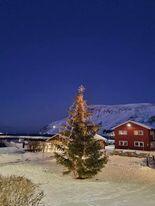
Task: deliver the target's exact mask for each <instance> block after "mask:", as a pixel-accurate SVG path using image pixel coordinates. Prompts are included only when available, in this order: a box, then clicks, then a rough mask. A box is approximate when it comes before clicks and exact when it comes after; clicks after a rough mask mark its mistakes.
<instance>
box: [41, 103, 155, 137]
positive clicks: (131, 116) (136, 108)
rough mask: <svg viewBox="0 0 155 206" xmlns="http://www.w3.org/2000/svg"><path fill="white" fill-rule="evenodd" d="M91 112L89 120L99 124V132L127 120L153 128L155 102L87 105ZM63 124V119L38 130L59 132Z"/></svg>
mask: <svg viewBox="0 0 155 206" xmlns="http://www.w3.org/2000/svg"><path fill="white" fill-rule="evenodd" d="M89 109H90V111H91V113H92V116H91V118H90V119H91V121H92V122H94V123H96V124H99V125H100V126H101V129H100V132H99V133H100V134H102V133H103V131H104V130H111V129H112V128H113V127H115V126H116V125H118V124H121V123H123V122H125V121H128V120H133V121H137V122H140V123H143V124H147V125H151V126H152V127H153V128H155V103H132V104H118V105H89ZM64 124H65V119H62V120H59V121H55V122H52V123H51V124H49V125H47V126H45V127H44V128H43V129H41V130H40V133H41V134H54V133H57V132H59V130H60V129H61V128H62V126H63V125H64Z"/></svg>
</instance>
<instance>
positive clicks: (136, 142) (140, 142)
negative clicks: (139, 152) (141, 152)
mask: <svg viewBox="0 0 155 206" xmlns="http://www.w3.org/2000/svg"><path fill="white" fill-rule="evenodd" d="M134 147H144V142H143V141H134Z"/></svg>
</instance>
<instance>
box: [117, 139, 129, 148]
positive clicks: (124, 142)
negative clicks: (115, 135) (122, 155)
mask: <svg viewBox="0 0 155 206" xmlns="http://www.w3.org/2000/svg"><path fill="white" fill-rule="evenodd" d="M118 144H119V146H123V147H127V146H128V141H124V140H120V141H119V142H118Z"/></svg>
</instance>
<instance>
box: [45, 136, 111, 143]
mask: <svg viewBox="0 0 155 206" xmlns="http://www.w3.org/2000/svg"><path fill="white" fill-rule="evenodd" d="M59 135H60V134H55V135H54V136H52V137H49V138H48V139H47V140H46V141H49V140H51V139H53V138H55V137H57V136H59ZM61 137H62V138H64V139H68V137H66V136H63V135H61ZM94 138H95V139H96V140H103V141H105V142H106V141H107V139H106V138H105V137H103V136H101V135H99V134H95V136H94Z"/></svg>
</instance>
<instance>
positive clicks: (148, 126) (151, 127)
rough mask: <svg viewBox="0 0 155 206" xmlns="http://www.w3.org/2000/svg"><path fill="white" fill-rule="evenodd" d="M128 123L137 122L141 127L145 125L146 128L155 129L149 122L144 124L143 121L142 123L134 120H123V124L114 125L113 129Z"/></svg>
mask: <svg viewBox="0 0 155 206" xmlns="http://www.w3.org/2000/svg"><path fill="white" fill-rule="evenodd" d="M127 123H133V124H137V125H139V126H141V127H144V128H146V129H155V127H154V126H153V125H151V124H149V123H146V124H143V123H140V122H135V121H132V120H128V121H126V122H123V123H121V124H119V125H117V126H115V127H113V130H114V129H116V128H117V127H120V126H122V125H124V124H127Z"/></svg>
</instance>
